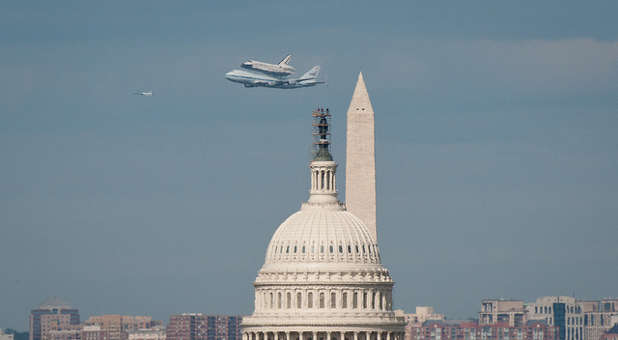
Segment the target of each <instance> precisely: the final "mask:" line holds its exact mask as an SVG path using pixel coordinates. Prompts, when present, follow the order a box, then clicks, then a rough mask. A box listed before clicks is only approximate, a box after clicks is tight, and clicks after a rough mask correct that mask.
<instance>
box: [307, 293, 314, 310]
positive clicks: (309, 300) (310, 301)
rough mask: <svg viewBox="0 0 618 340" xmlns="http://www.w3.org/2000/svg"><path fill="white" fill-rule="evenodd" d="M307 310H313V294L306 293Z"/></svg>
mask: <svg viewBox="0 0 618 340" xmlns="http://www.w3.org/2000/svg"><path fill="white" fill-rule="evenodd" d="M307 308H313V293H312V292H309V293H307Z"/></svg>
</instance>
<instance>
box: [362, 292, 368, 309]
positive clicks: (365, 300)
mask: <svg viewBox="0 0 618 340" xmlns="http://www.w3.org/2000/svg"><path fill="white" fill-rule="evenodd" d="M366 308H367V292H363V309H366Z"/></svg>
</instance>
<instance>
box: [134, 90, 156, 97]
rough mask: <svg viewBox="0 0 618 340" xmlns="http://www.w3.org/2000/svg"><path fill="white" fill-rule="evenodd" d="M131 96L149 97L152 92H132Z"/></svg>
mask: <svg viewBox="0 0 618 340" xmlns="http://www.w3.org/2000/svg"><path fill="white" fill-rule="evenodd" d="M133 94H134V95H136V96H146V97H150V96H152V91H137V92H133Z"/></svg>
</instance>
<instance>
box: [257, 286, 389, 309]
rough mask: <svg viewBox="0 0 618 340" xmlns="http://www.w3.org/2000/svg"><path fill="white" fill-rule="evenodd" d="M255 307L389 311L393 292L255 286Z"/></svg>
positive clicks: (383, 290) (385, 290)
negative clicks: (258, 287)
mask: <svg viewBox="0 0 618 340" xmlns="http://www.w3.org/2000/svg"><path fill="white" fill-rule="evenodd" d="M255 293H256V294H255V308H256V311H259V310H287V309H314V308H315V309H330V310H333V309H339V310H358V311H362V310H367V311H390V310H391V309H392V293H391V290H390V289H389V288H382V289H345V288H341V289H303V290H299V289H281V290H280V289H276V290H275V289H257V290H256V292H255Z"/></svg>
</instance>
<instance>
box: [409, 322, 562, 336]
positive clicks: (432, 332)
mask: <svg viewBox="0 0 618 340" xmlns="http://www.w3.org/2000/svg"><path fill="white" fill-rule="evenodd" d="M409 336H410V339H411V340H557V336H558V330H557V327H554V326H549V325H547V324H546V323H544V322H538V321H531V322H528V323H526V324H525V325H521V326H519V327H515V326H511V325H509V324H508V323H507V322H501V323H494V324H491V325H482V324H479V322H477V321H446V320H430V321H425V322H424V323H423V324H422V325H421V326H419V327H412V328H410V335H409Z"/></svg>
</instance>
